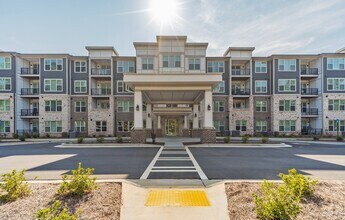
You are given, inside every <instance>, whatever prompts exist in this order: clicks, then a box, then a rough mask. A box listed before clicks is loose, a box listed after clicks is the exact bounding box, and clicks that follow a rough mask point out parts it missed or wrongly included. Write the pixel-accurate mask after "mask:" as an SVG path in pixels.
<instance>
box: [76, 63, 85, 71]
mask: <svg viewBox="0 0 345 220" xmlns="http://www.w3.org/2000/svg"><path fill="white" fill-rule="evenodd" d="M74 72H76V73H86V61H75V62H74Z"/></svg>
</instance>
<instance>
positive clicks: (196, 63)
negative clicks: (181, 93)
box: [188, 58, 200, 70]
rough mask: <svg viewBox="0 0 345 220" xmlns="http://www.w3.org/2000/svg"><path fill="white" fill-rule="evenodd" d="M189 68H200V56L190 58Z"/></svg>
mask: <svg viewBox="0 0 345 220" xmlns="http://www.w3.org/2000/svg"><path fill="white" fill-rule="evenodd" d="M188 67H189V70H200V58H188Z"/></svg>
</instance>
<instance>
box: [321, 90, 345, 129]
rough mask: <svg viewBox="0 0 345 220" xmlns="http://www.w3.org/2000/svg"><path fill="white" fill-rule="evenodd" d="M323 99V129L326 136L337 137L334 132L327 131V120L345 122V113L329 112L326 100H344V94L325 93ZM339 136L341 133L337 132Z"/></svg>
mask: <svg viewBox="0 0 345 220" xmlns="http://www.w3.org/2000/svg"><path fill="white" fill-rule="evenodd" d="M322 99H323V107H322V108H323V109H322V112H323V118H322V120H323V129H324V133H325V134H326V135H337V132H336V131H333V132H332V131H329V130H328V126H329V120H336V119H339V120H345V111H329V110H328V100H330V99H345V94H341V93H327V94H323V95H322ZM339 134H341V132H339Z"/></svg>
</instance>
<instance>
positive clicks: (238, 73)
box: [231, 69, 250, 76]
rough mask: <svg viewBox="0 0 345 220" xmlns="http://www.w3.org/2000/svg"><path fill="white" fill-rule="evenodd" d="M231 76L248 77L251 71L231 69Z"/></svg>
mask: <svg viewBox="0 0 345 220" xmlns="http://www.w3.org/2000/svg"><path fill="white" fill-rule="evenodd" d="M231 75H234V76H243V75H244V76H247V75H250V69H231Z"/></svg>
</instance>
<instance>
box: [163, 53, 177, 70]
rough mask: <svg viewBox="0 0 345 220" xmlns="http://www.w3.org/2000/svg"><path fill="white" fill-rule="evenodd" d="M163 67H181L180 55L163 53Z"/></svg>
mask: <svg viewBox="0 0 345 220" xmlns="http://www.w3.org/2000/svg"><path fill="white" fill-rule="evenodd" d="M163 67H164V68H175V67H181V56H179V55H175V56H174V55H163Z"/></svg>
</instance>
